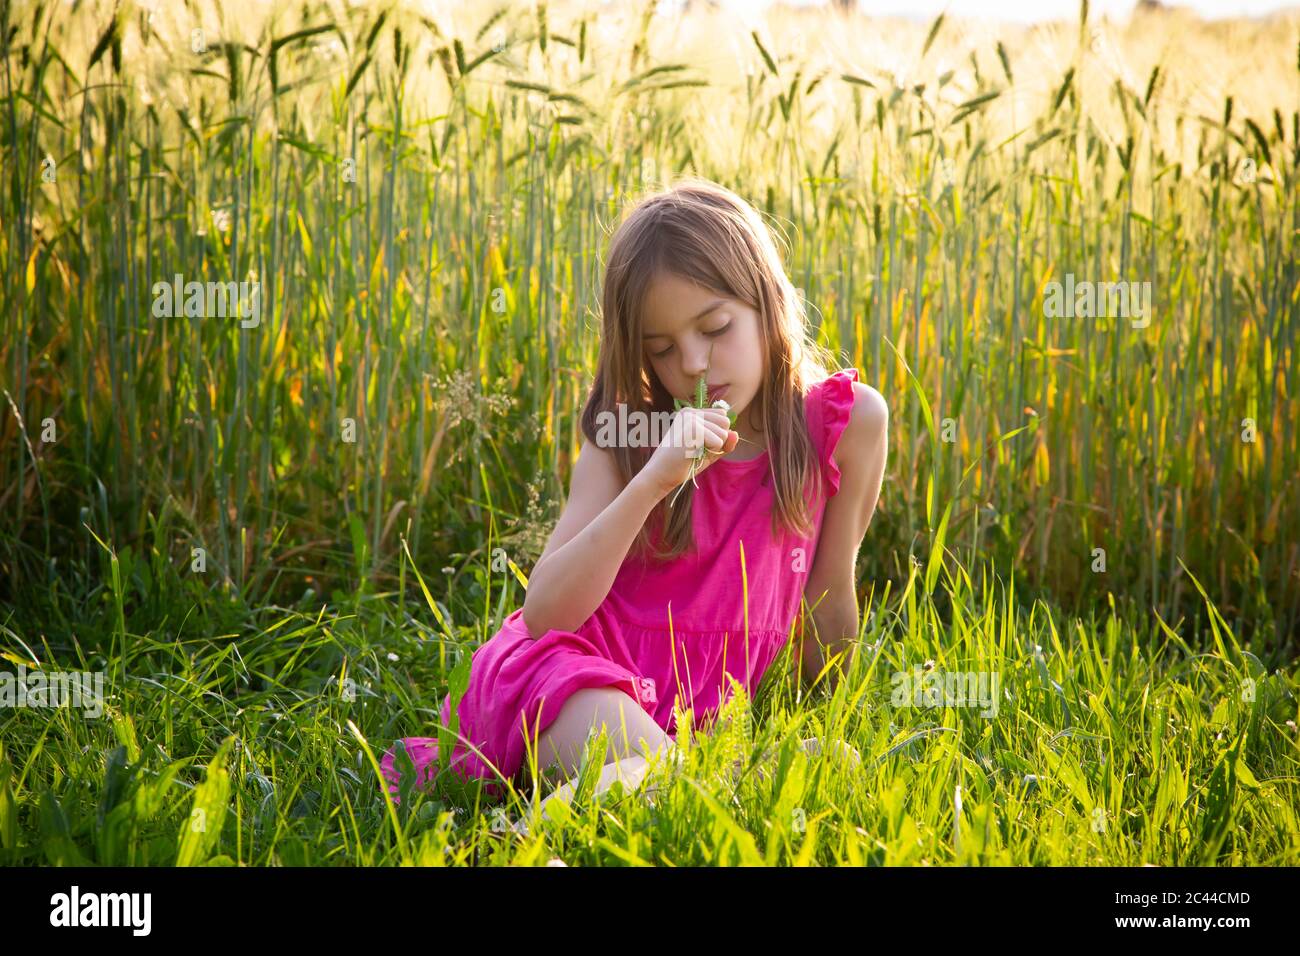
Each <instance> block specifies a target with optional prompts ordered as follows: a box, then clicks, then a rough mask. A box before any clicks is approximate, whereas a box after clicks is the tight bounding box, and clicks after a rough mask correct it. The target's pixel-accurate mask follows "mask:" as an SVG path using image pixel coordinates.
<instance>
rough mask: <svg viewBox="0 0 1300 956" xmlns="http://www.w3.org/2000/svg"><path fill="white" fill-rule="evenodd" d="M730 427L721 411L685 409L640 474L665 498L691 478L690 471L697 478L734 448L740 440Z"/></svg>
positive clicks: (691, 407) (676, 418)
mask: <svg viewBox="0 0 1300 956" xmlns="http://www.w3.org/2000/svg"><path fill="white" fill-rule="evenodd" d="M730 424H731V423H730V421H729V420H728V418H727V413H726V412H724V411H723V410H722V409H720V408H695V407H693V406H689V405H688V406H686V407H684V408H682V409H680V410H678V411H677V412H676V413H675V414H674V415H673V419H672V423H671V424H670V425H669V426H668V432H667V434H665V435H664V437H663V441H661V442H660V443H659V446H658V447H657V448H656V449H655V450H654V453H653V454H652V455H651V456H650V460H649V461H648V462H646V465H645V468H643V469H642V470H641V473H642V474H643V475H645V476H646V480H647V481H650V482H653V484H654V487H655V488H656V489H658V490H659V492H660V494H661V496H662V495H666V494H668V493H669V492H671V491H672V490H673V489H674V488H676V487H678V486H679V485H680V484H681V483H682V482H684V481H686V480H687V479H688V478H689V477H690V476H691V469H692V468H693V469H694V471H695V474H697V475H698V474H699V473H700V472H702V471H703V470H704V469H706V468H708V467H709V466H710V465H711V464H713V463H714V462H715V461H717V460H718V459H719V458H721V457H722V456H723V455H725V454H727V453H728V452H730V451H732V450H733V449H734V448H735V447H736V445H737V443H739V441H740V436H739V435H738V434H736V433H735V432H734V431H732V430H731V428H730Z"/></svg>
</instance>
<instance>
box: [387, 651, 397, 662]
mask: <svg viewBox="0 0 1300 956" xmlns="http://www.w3.org/2000/svg"><path fill="white" fill-rule="evenodd" d="M388 659H389V660H390V661H395V660H397V655H396V654H394V653H393V652H392V651H389V652H388Z"/></svg>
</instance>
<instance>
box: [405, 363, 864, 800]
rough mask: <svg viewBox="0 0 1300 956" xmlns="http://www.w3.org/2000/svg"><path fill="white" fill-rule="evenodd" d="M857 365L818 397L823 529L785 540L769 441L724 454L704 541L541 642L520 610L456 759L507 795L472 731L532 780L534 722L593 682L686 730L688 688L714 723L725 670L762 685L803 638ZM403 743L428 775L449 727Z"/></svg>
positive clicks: (478, 662)
mask: <svg viewBox="0 0 1300 956" xmlns="http://www.w3.org/2000/svg"><path fill="white" fill-rule="evenodd" d="M857 377H858V374H857V369H853V368H851V369H845V370H843V371H839V372H836V373H834V374H833V375H831V376H829V377H827V378H825V379H823V380H822V381H820V382H817V383H816V384H814V385H813V386H812V388H811V389H810V390H809V391H808V394H807V395H806V396H805V402H804V409H805V414H806V415H807V421H808V429H809V435H810V437H811V440H812V443H813V447H814V449H815V451H816V453H817V455H818V456H819V458H820V461H821V465H822V474H823V476H824V480H825V482H826V491H827V494H826V495H825V496H823V498H822V499H821V500H820V501H819V502H815V503H814V504H815V507H814V508H813V512H812V513H813V516H814V524H815V526H814V533H813V536H812V537H811V538H800V537H796V536H793V535H790V534H789V533H788V532H786V531H785V530H784V529H781V539H780V540H774V539H773V538H772V533H771V527H770V515H769V510H770V508H771V505H772V501H773V495H772V487H771V476H770V473H769V467H768V453H767V451H766V450H764V451H763V452H762V453H761V454H760V455H758V456H757V457H756V458H753V459H750V460H748V461H727V460H725V459H719V460H718V461H715V462H714V463H713V464H712V465H710V466H709V467H708V469H706V470H705V471H704V472H702V473H701V474H700V475H699V476H698V477H697V478H696V483H697V485H698V489H697V490H696V491H695V493H694V494H695V501H694V504H693V505H692V515H693V521H694V525H693V532H694V537H695V543H696V546H697V550H696V551H695V552H687V553H686V554H683V555H681V556H679V557H678V558H677V559H676V560H674V561H670V562H667V563H664V564H660V565H658V566H655V565H653V564H649V563H647V562H644V561H642V560H640V559H636V558H633V557H631V556H630V555H629V556H628V557H627V558H626V559H625V560H624V561H623V564H622V566H621V567H620V569H619V571H618V574H617V576H616V577H615V579H614V583H613V585H612V586H611V587H610V590H609V594H608V595H607V596H606V597H605V600H604V601H603V602H602V603H601V604H600V606H599V607H598V608H596V610H595V612H593V613H592V615H591V617H589V618H588V619H587V620H586V622H585V623H583V624H582V625H581V626H579V627H578V629H577V630H576V631H561V630H549V631H547V632H546V633H545V634H543V635H541V636H540V637H539V638H538V639H537V640H533V639H532V638H531V637H530V636H529V634H528V631H527V629H526V628H525V627H524V621H523V611H522V609H521V610H517V611H515V612H514V613H512V614H511V615H510V616H509V617H507V618H506V619H505V621H504V623H503V624H502V625H501V629H500V630H499V631H498V632H497V633H496V634H495V635H494V636H493V637H492V638H491V639H490V640H488V641H487V642H486V643H484V644H483V645H482V646H481V647H479V648H478V649H477V650H476V651H475V652H474V654H473V656H472V657H471V659H470V678H469V686H468V688H467V689H466V691H465V694H464V696H463V697H462V698H461V701H460V706H459V708H458V711H457V712H458V715H459V718H460V726H459V735H460V739H458V740H457V742H456V746H455V748H454V749H453V754H452V759H451V761H450V762H449V764H448V769H449V770H453V771H455V772H457V773H459V774H461V775H463V776H473V777H479V778H484V779H485V780H487V779H490V780H492V781H494V782H492V783H486V784H485V786H484V790H485V792H486V793H488V794H489V795H492V796H499V795H500V794H501V793H502V788H501V787H500V785H499V783H498V782H496V781H498V780H499V779H500V778H499V777H498V774H497V773H494V772H493V771H492V769H491V768H490V767H489V766H488V765H487V764H486V763H485V762H484V760H483V759H482V757H480V756H479V754H476V753H474V752H473V751H471V750H469V749H468V748H465V747H464V743H463V741H464V740H466V739H468V740H470V741H473V744H474V746H475V747H476V748H477V749H478V751H479V752H480V753H481V754H482V755H483V756H485V757H487V759H488V760H490V761H491V762H492V764H493V765H495V767H496V770H497V771H499V774H500V776H501V777H505V778H513V779H515V780H519V779H520V776H517V775H521V773H522V771H523V769H524V760H525V756H526V750H525V740H524V733H523V728H524V722H525V720H526V721H527V726H528V728H529V735H530V737H532V738H536V737H539V736H540V735H541V733H542V731H544V730H545V729H546V728H547V727H548V726H549V725H550V724H551V723H552V722H553V721H554V720H555V718H556V717H557V716H558V715H559V712H560V709H561V708H562V707H563V706H564V702H565V701H566V700H567V699H568V697H569V696H570V695H571V694H573V693H574V692H575V691H577V690H579V689H581V688H584V687H617V688H619V689H621V690H623V691H624V692H625V693H627V694H628V696H630V697H632V698H633V699H635V700H636V701H638V702H639V703H640V705H641V707H642V709H643V710H645V711H646V712H647V713H648V714H650V716H651V717H653V718H654V721H655V722H656V723H657V724H658V725H659V726H660V727H662V728H663V729H664V731H665V733H667V734H668V735H669V736H670V737H673V738H674V739H676V733H677V727H676V720H675V712H674V708H673V703H674V701H675V700H676V699H677V698H678V697H681V698H682V700H681V709H682V710H683V711H685V710H690V711H691V712H692V714H693V715H694V718H695V720H696V723H697V725H699V726H707V725H708V724H710V723H711V722H712V720H713V718H714V717H716V715H717V712H718V710H719V708H720V707H721V705H722V703H723V702H724V701H725V700H726V699H727V698H728V697H730V695H731V690H732V688H731V684H730V680H729V679H728V677H726V676H724V675H729V677H730V678H734V679H735V680H737V681H739V682H740V684H741V685H742V686H743V687H744V688H745V689H746V691H747V692H748V693H749V694H751V695H752V694H753V692H754V689H755V688H756V687H757V686H758V683H759V682H760V681H761V680H762V677H763V674H764V673H765V672H766V671H767V668H768V665H769V664H771V663H772V661H773V659H774V658H775V657H776V656H777V655H778V654H779V653H780V651H781V649H782V647H784V646H785V643H786V642H787V641H788V640H789V639H790V635H791V632H792V630H793V625H794V623H795V620H796V617H797V615H798V612H799V601H800V598H801V596H802V595H803V591H804V585H805V583H806V581H807V575H808V571H809V569H810V568H811V566H812V563H813V558H814V557H815V555H816V553H817V550H816V549H817V541H818V537H819V535H820V532H821V523H822V516H823V514H824V512H825V506H826V498H827V497H829V496H830V495H834V494H835V493H836V492H837V491H838V490H839V481H840V472H839V468H838V467H837V466H836V464H835V462H834V461H833V460H832V458H831V452H832V451H834V449H835V446H836V445H837V443H838V442H839V439H840V435H841V434H842V433H843V431H844V427H845V425H846V424H848V420H849V414H850V412H851V411H852V408H853V382H854V381H856V380H857ZM741 542H743V543H744V572H745V576H746V579H747V582H748V593H749V622H748V633H746V622H745V607H744V589H743V584H742V579H741V548H740V545H741ZM670 605H671V614H672V623H671V639H670V627H669V607H670ZM450 707H451V698H450V695H448V696H447V697H446V698H444V700H443V702H442V707H441V714H442V723H443V724H444V725H446V726H450V719H451V710H450ZM404 742H405V745H406V749H407V753H408V754H409V755H410V757H411V760H412V763H413V764H414V765H415V768H416V784H417V786H424V785H426V784H427V783H428V782H429V781H430V780H431V777H432V774H434V773H436V772H437V770H438V742H437V738H436V737H407V738H404ZM381 766H382V769H383V773H384V777H385V778H386V779H387V780H388V782H389V784H390V786H389V792H390V793H392V794H394V796H395V797H396V794H397V781H398V779H399V775H398V772H397V770H396V768H395V767H394V760H393V751H392V750H391V749H390V750H389V751H388V752H387V753H386V754H385V755H384V758H383V760H382V762H381Z"/></svg>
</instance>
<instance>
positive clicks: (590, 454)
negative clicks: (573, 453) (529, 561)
mask: <svg viewBox="0 0 1300 956" xmlns="http://www.w3.org/2000/svg"><path fill="white" fill-rule="evenodd" d="M664 494H665V492H662V491H660V490H659V488H658V487H657V486H656V484H655V483H654V482H653V480H651V479H650V478H649V477H648V476H647V474H646V472H645V471H641V472H638V473H637V474H636V475H635V476H634V477H633V478H632V480H631V481H630V482H628V484H627V486H626V487H624V485H623V480H622V478H621V477H620V475H619V473H618V466H617V464H616V462H615V461H614V457H613V455H611V454H610V453H609V452H608V451H606V450H605V449H603V448H601V447H599V446H598V445H593V444H592V443H591V442H584V443H583V445H582V449H581V451H579V453H578V460H577V461H576V462H575V463H574V466H573V477H572V479H571V481H570V485H569V500H568V503H567V504H566V505H565V508H564V513H563V514H561V515H560V520H559V522H558V523H557V524H556V525H555V530H554V531H553V532H552V533H551V539H550V541H549V542H548V543H547V545H546V549H545V550H544V551H543V552H542V556H541V557H540V558H538V559H537V563H536V564H535V565H534V566H533V573H532V574H531V575H530V576H529V578H528V592H527V594H526V596H525V598H524V607H523V619H524V627H526V628H527V629H528V633H529V634H530V635H531V636H532V637H533V639H534V640H536V639H537V638H539V637H541V636H542V635H543V634H545V633H546V632H547V631H549V630H552V629H557V630H562V631H573V630H576V629H577V628H578V627H580V626H581V625H582V624H583V623H584V622H585V621H586V620H587V618H589V617H591V615H592V613H593V612H594V611H595V610H596V608H598V607H599V606H600V602H601V601H603V600H605V597H606V595H608V594H609V589H610V587H611V586H613V584H614V578H615V577H616V576H617V575H618V569H619V566H620V565H621V564H622V563H623V559H624V558H625V557H626V556H627V552H628V549H629V548H631V546H632V542H633V541H634V540H635V539H636V535H637V532H638V531H639V530H640V529H641V526H642V525H643V524H645V520H646V518H647V517H649V515H650V512H651V510H653V508H654V506H655V505H656V504H658V503H659V500H660V499H661V498H662V497H663V496H664Z"/></svg>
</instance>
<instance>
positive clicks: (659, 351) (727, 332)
mask: <svg viewBox="0 0 1300 956" xmlns="http://www.w3.org/2000/svg"><path fill="white" fill-rule="evenodd" d="M758 322H759V315H758V312H756V311H755V310H754V309H751V308H750V307H749V306H747V305H745V304H744V303H743V302H739V301H737V300H735V299H729V298H727V297H726V296H721V295H716V294H714V293H712V292H710V291H709V290H708V289H704V288H701V287H700V286H698V285H696V284H695V283H693V282H691V281H690V280H688V279H683V278H680V277H679V276H675V275H672V274H671V273H666V272H661V273H659V275H657V276H655V278H654V279H653V280H652V281H651V283H650V287H649V289H648V290H647V292H646V301H645V310H644V327H643V329H642V349H643V350H644V353H645V358H646V361H647V362H648V363H649V364H650V367H651V368H652V369H654V372H655V374H656V375H658V376H659V381H660V382H661V383H662V384H663V386H664V388H666V389H667V390H668V391H669V393H671V394H672V395H673V396H675V397H676V398H680V399H681V400H682V401H684V402H692V403H694V401H695V383H696V382H697V380H698V379H699V377H700V375H701V374H703V373H704V371H705V369H706V368H707V369H708V378H707V379H706V382H707V383H708V386H709V404H712V403H713V401H714V399H718V398H722V399H725V400H726V402H727V404H728V405H730V406H731V408H732V410H733V411H734V412H736V413H737V414H738V415H742V414H743V412H744V411H745V409H746V408H747V407H748V406H749V404H750V403H751V402H752V401H753V400H754V398H755V397H756V396H757V395H758V392H759V387H760V386H761V385H762V381H763V347H762V341H761V340H760V337H759V330H758ZM710 348H712V350H713V351H712V357H710V352H709V350H710Z"/></svg>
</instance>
